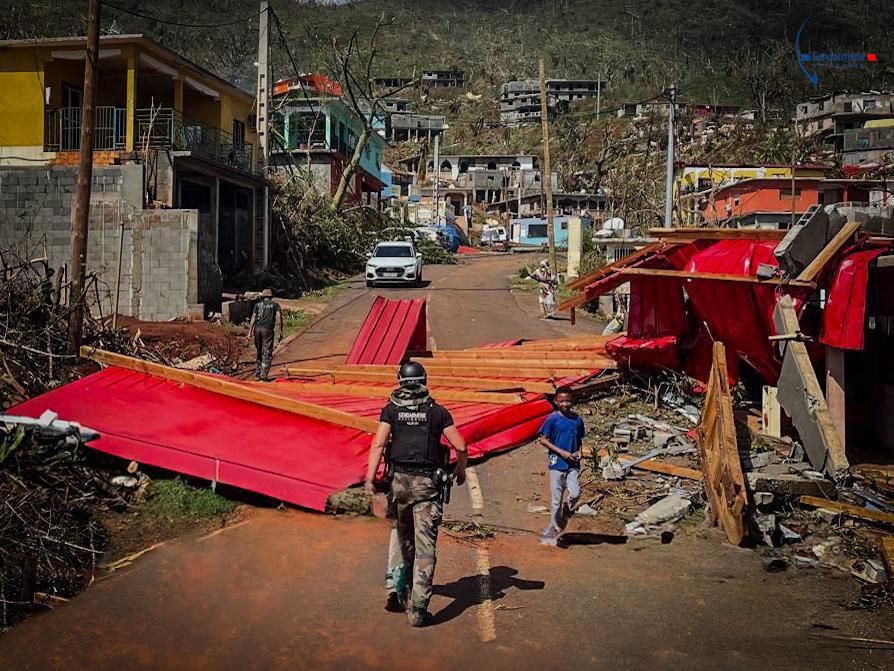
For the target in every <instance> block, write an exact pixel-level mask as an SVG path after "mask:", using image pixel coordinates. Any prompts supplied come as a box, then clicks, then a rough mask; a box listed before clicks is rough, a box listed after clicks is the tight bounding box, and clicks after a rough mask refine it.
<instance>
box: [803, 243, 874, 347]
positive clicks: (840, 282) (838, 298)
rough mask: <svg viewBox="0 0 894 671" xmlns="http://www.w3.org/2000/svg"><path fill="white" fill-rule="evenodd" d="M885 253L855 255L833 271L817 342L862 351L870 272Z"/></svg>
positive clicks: (856, 253) (867, 251)
mask: <svg viewBox="0 0 894 671" xmlns="http://www.w3.org/2000/svg"><path fill="white" fill-rule="evenodd" d="M888 252H889V250H888V249H884V248H883V249H870V250H866V251H862V252H855V253H853V254H850V255H849V256H847V257H846V258H844V259H843V260H842V261H841V263H840V264H839V265H838V268H836V270H835V276H834V278H833V279H832V285H831V286H830V287H829V294H828V298H827V299H826V309H825V311H824V312H823V327H822V332H821V334H820V342H822V343H823V344H825V345H829V346H830V347H837V348H839V349H853V350H861V349H863V337H864V331H865V326H866V298H867V292H866V290H867V288H868V286H869V269H870V266H871V265H872V262H873V261H875V260H876V259H877V258H878V257H879V256H882V255H883V254H886V253H888Z"/></svg>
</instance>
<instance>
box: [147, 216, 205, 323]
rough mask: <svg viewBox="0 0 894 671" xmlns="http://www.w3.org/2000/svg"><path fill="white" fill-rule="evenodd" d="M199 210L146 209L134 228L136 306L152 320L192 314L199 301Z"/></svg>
mask: <svg viewBox="0 0 894 671" xmlns="http://www.w3.org/2000/svg"><path fill="white" fill-rule="evenodd" d="M198 231H199V220H198V212H196V211H195V210H154V211H153V210H146V211H143V212H141V213H140V216H139V218H138V222H137V225H136V228H135V232H134V247H133V263H134V266H135V267H139V281H138V283H135V284H134V285H132V288H131V299H132V310H133V311H134V312H136V313H138V314H139V315H140V318H141V319H145V320H148V321H164V320H167V319H171V318H172V317H180V316H183V315H186V314H188V313H189V312H190V311H191V310H192V309H193V308H195V307H196V303H197V302H198V272H197V270H198V264H197V255H196V243H197V238H198Z"/></svg>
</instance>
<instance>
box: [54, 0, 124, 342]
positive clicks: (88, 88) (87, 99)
mask: <svg viewBox="0 0 894 671" xmlns="http://www.w3.org/2000/svg"><path fill="white" fill-rule="evenodd" d="M99 5H100V0H87V58H86V60H85V61H84V107H83V110H82V113H81V147H80V150H81V153H80V162H79V163H78V190H77V204H76V206H75V217H74V221H73V222H72V228H71V289H70V290H69V293H68V295H69V308H70V313H69V318H68V347H69V352H70V353H71V354H77V353H78V348H79V347H80V346H81V332H82V330H83V327H84V302H85V301H84V293H85V291H84V278H85V276H86V274H87V230H88V226H89V222H90V186H91V184H92V182H93V110H94V108H95V107H96V71H97V69H98V68H99ZM128 112H129V111H128Z"/></svg>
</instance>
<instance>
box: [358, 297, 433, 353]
mask: <svg viewBox="0 0 894 671" xmlns="http://www.w3.org/2000/svg"><path fill="white" fill-rule="evenodd" d="M427 338H428V336H427V333H426V326H425V300H423V299H421V298H414V299H401V300H390V299H387V298H384V297H383V296H376V299H375V301H373V304H372V307H371V308H370V309H369V313H368V314H367V315H366V319H365V320H364V321H363V325H362V326H361V327H360V331H359V332H358V333H357V338H356V339H355V340H354V345H353V346H352V347H351V351H350V352H349V353H348V357H347V363H349V364H399V363H401V362H402V361H403V360H404V357H405V356H406V354H407V352H408V351H410V350H413V351H417V352H419V351H425V350H426V349H428V345H427Z"/></svg>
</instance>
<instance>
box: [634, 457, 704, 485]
mask: <svg viewBox="0 0 894 671" xmlns="http://www.w3.org/2000/svg"><path fill="white" fill-rule="evenodd" d="M618 461H619V462H620V464H621V465H622V466H624V465H625V462H624V461H621V460H620V459H619V460H618ZM633 468H641V469H642V470H644V471H653V472H655V473H663V474H664V475H674V476H676V477H678V478H686V479H687V480H702V479H704V475H703V474H702V472H701V471H697V470H695V469H694V468H686V467H685V466H676V465H674V464H668V463H667V462H664V461H658V460H657V459H649V460H648V461H643V462H642V463H639V464H637V465H636V466H634V467H633Z"/></svg>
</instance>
